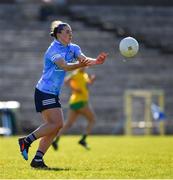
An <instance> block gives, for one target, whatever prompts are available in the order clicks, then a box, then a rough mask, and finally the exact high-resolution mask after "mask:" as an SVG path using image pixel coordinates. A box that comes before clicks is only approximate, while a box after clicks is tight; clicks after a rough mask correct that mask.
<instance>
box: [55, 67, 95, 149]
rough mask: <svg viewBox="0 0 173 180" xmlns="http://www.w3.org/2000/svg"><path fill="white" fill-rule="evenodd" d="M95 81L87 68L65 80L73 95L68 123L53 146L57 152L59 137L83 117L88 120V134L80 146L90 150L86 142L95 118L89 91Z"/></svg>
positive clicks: (75, 72)
mask: <svg viewBox="0 0 173 180" xmlns="http://www.w3.org/2000/svg"><path fill="white" fill-rule="evenodd" d="M94 80H95V75H89V74H88V73H86V71H85V68H80V69H77V70H75V71H74V72H73V73H71V74H70V75H69V76H67V77H66V78H65V82H66V84H68V85H69V86H70V88H71V91H72V94H71V96H70V100H69V112H68V117H67V122H66V123H65V125H64V127H63V128H62V129H61V130H60V131H59V134H58V135H57V137H56V139H55V140H54V141H53V143H52V146H53V148H54V149H55V150H57V149H58V141H59V137H60V136H61V135H62V134H63V133H64V132H65V131H66V130H67V129H69V128H70V127H71V126H72V125H73V124H74V122H76V120H77V118H78V117H79V116H80V115H82V116H84V117H85V118H86V120H87V126H86V132H85V133H84V134H83V136H82V138H81V139H80V141H79V144H80V145H82V146H83V147H85V148H86V149H89V147H88V144H87V142H86V138H87V136H88V135H89V134H90V133H91V130H92V127H93V124H94V121H95V117H94V112H93V111H92V108H91V106H90V105H89V90H88V84H92V83H93V82H94Z"/></svg>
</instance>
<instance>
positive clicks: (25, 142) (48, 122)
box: [18, 21, 107, 168]
mask: <svg viewBox="0 0 173 180" xmlns="http://www.w3.org/2000/svg"><path fill="white" fill-rule="evenodd" d="M51 36H52V37H53V38H54V40H53V42H52V43H51V44H50V46H49V47H48V49H47V51H46V52H45V55H44V68H43V73H42V76H41V78H40V80H39V81H38V83H37V84H36V88H35V107H36V111H37V112H40V113H41V116H42V119H43V124H42V125H41V126H39V127H38V128H37V129H36V130H35V131H33V132H32V133H31V134H29V135H27V136H26V137H22V138H19V140H18V141H19V146H20V151H21V154H22V156H23V158H24V159H25V160H28V150H29V147H30V145H31V144H32V143H33V142H34V141H35V140H37V139H40V143H39V147H38V149H37V152H36V154H35V157H34V158H33V160H32V161H31V164H30V165H31V167H33V168H47V165H46V164H45V163H44V160H43V156H44V154H45V153H46V152H47V150H48V148H49V147H50V145H51V144H52V141H53V139H54V138H55V137H56V135H57V133H58V132H59V130H60V129H61V128H62V127H63V112H62V109H61V103H60V101H59V95H60V90H61V87H62V84H63V81H64V77H65V74H66V71H72V70H75V69H78V68H81V67H86V66H93V65H99V64H103V63H104V62H105V60H106V58H107V54H106V53H104V52H102V53H100V54H99V55H98V57H97V58H96V59H94V58H90V57H87V56H85V55H84V54H83V53H82V51H81V49H80V47H79V46H78V45H76V44H73V43H72V42H71V41H72V29H71V27H70V25H69V24H67V23H64V22H61V21H54V22H53V23H52V29H51ZM74 61H77V62H78V63H73V62H74Z"/></svg>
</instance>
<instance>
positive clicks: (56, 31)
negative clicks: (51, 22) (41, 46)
mask: <svg viewBox="0 0 173 180" xmlns="http://www.w3.org/2000/svg"><path fill="white" fill-rule="evenodd" d="M65 26H68V24H67V23H62V24H59V25H58V26H57V27H55V28H54V30H53V31H51V32H50V35H51V36H52V37H55V38H56V34H57V33H61V31H62V30H63V28H64V27H65Z"/></svg>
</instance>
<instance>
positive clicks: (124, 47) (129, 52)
mask: <svg viewBox="0 0 173 180" xmlns="http://www.w3.org/2000/svg"><path fill="white" fill-rule="evenodd" d="M119 50H120V53H121V54H122V55H123V56H124V57H126V58H131V57H134V56H135V55H136V54H137V53H138V50H139V44H138V41H137V40H136V39H135V38H133V37H126V38H124V39H122V40H121V41H120V44H119Z"/></svg>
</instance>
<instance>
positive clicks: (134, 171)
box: [0, 136, 173, 179]
mask: <svg viewBox="0 0 173 180" xmlns="http://www.w3.org/2000/svg"><path fill="white" fill-rule="evenodd" d="M17 138H18V137H0V179H12V178H13V179H17V178H18V179H37V178H38V179H48V178H50V179H54V178H55V179H67V178H73V179H84V178H88V179H89V178H91V179H96V178H97V179H111V178H112V179H126V178H130V179H138V178H140V179H147V178H150V179H173V137H172V136H162V137H160V136H133V137H128V136H90V137H89V138H88V143H89V145H90V147H91V150H85V149H83V147H81V146H80V145H78V144H77V142H78V140H79V136H63V137H62V138H61V141H60V149H59V151H54V150H53V149H52V147H51V148H50V149H49V151H48V152H47V154H46V155H45V162H46V163H47V165H48V166H50V167H51V169H50V170H35V169H32V168H31V167H30V165H29V164H30V161H31V160H32V158H33V156H34V153H35V151H36V148H37V146H38V142H34V143H33V144H32V147H31V149H30V152H29V160H28V161H25V160H23V159H22V157H21V155H20V153H19V147H18V142H17Z"/></svg>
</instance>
